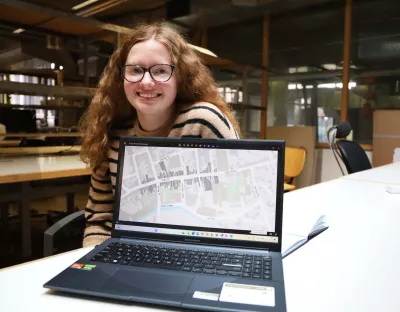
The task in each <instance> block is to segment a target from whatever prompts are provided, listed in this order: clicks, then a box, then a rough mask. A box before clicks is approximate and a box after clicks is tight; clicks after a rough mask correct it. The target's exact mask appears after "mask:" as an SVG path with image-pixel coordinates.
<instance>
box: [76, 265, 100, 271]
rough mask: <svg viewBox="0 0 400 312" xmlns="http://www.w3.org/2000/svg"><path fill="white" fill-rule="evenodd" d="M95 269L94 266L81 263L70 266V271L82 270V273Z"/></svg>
mask: <svg viewBox="0 0 400 312" xmlns="http://www.w3.org/2000/svg"><path fill="white" fill-rule="evenodd" d="M95 267H96V265H95V264H83V263H74V264H73V265H71V268H72V269H78V270H84V271H91V270H92V269H94V268H95Z"/></svg>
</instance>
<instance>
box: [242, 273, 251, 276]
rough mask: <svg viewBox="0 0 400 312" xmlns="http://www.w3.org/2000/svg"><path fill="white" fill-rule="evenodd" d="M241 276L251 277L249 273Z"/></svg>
mask: <svg viewBox="0 0 400 312" xmlns="http://www.w3.org/2000/svg"><path fill="white" fill-rule="evenodd" d="M242 276H243V277H251V274H250V273H243V274H242Z"/></svg>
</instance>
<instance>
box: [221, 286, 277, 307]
mask: <svg viewBox="0 0 400 312" xmlns="http://www.w3.org/2000/svg"><path fill="white" fill-rule="evenodd" d="M219 301H222V302H232V303H244V304H253V305H260V306H266V307H274V306H275V288H274V287H270V286H258V285H245V284H235V283H224V285H223V287H222V290H221V295H220V296H219Z"/></svg>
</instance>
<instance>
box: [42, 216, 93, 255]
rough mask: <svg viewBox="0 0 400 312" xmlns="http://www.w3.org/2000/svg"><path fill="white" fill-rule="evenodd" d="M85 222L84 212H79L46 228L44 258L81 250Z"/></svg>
mask: <svg viewBox="0 0 400 312" xmlns="http://www.w3.org/2000/svg"><path fill="white" fill-rule="evenodd" d="M85 222H86V220H85V212H84V210H80V211H77V212H74V213H71V214H70V215H68V216H66V217H64V218H62V219H61V220H59V221H58V222H56V223H54V224H53V225H52V226H51V227H50V228H48V229H47V230H46V232H44V240H43V255H44V257H48V256H51V255H55V254H59V253H62V252H66V251H69V250H73V249H78V248H81V247H82V241H83V232H84V230H85Z"/></svg>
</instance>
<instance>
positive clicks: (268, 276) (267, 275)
mask: <svg viewBox="0 0 400 312" xmlns="http://www.w3.org/2000/svg"><path fill="white" fill-rule="evenodd" d="M271 278H272V276H271V275H270V274H264V275H263V279H268V280H270V279H271Z"/></svg>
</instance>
